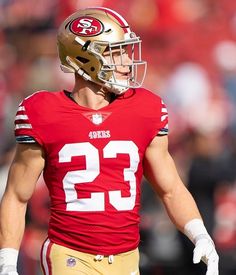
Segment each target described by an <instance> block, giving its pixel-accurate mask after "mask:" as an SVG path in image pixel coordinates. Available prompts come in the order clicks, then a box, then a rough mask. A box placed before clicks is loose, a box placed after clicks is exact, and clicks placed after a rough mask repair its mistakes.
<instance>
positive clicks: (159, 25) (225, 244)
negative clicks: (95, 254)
mask: <svg viewBox="0 0 236 275" xmlns="http://www.w3.org/2000/svg"><path fill="white" fill-rule="evenodd" d="M97 5H99V6H105V7H108V8H112V9H115V10H116V11H117V12H119V13H120V14H121V15H123V16H124V17H125V18H126V19H127V21H128V22H129V23H130V25H131V26H132V29H133V30H134V31H135V32H136V33H137V34H138V35H140V36H141V37H142V40H143V58H144V59H145V60H147V61H148V72H147V77H146V80H145V85H144V86H145V87H146V88H148V89H150V90H152V91H153V92H154V93H157V94H159V95H160V96H161V97H162V98H163V99H164V101H165V103H166V104H167V106H168V110H169V117H170V124H169V128H170V152H171V154H172V155H173V158H174V160H175V162H176V165H177V168H178V170H179V172H180V174H181V177H182V179H183V180H184V182H185V183H186V185H187V186H188V188H189V190H190V191H191V193H192V194H193V196H194V198H195V199H196V202H197V204H198V206H199V208H200V210H201V213H202V215H203V218H204V220H205V224H206V227H207V229H208V231H209V232H210V233H211V235H212V236H213V238H214V240H215V243H216V246H217V249H218V252H219V254H220V274H221V275H233V274H234V275H235V274H236V181H235V180H236V1H232V0H146V1H144V0H129V1H127V0H119V1H114V0H67V1H63V0H50V1H48V0H40V1H39V0H37V1H36V0H21V1H19V0H0V197H1V196H2V193H3V191H4V188H5V181H6V177H7V172H8V168H9V165H10V162H11V160H12V156H13V154H14V148H15V140H14V125H13V124H14V123H13V122H14V116H15V112H16V109H17V106H18V104H19V102H20V101H21V100H22V99H23V98H24V97H25V96H28V95H30V94H31V93H33V92H35V91H37V90H41V89H44V90H51V91H56V90H60V89H67V90H70V89H71V87H72V84H73V76H72V75H70V74H64V73H63V72H61V71H60V68H59V61H58V58H57V48H56V32H57V28H58V26H59V24H60V23H61V22H62V21H63V20H64V19H65V18H66V17H67V16H68V15H69V14H71V13H73V12H74V11H76V10H77V9H80V8H83V7H86V6H97ZM142 193H143V198H142V204H143V207H142V211H141V216H142V222H141V227H140V229H141V243H140V252H141V262H140V266H141V274H142V275H169V274H171V275H173V274H175V275H180V274H181V275H190V274H191V275H192V274H195V275H198V274H199V275H200V274H205V269H206V268H205V265H204V264H199V265H193V264H192V249H193V245H192V244H191V243H190V241H189V240H187V239H186V238H185V237H184V236H183V235H182V234H180V233H179V232H177V231H176V229H175V227H174V226H173V225H172V224H171V223H170V221H169V219H168V217H167V216H166V213H165V211H164V210H163V207H162V205H161V204H160V202H159V200H158V198H156V196H155V195H154V193H153V191H152V190H151V188H150V187H149V185H148V184H147V183H146V181H145V180H143V192H142ZM48 208H49V201H48V193H47V190H46V189H45V186H44V184H43V179H40V180H39V183H38V185H37V188H36V191H35V194H34V196H33V198H32V199H31V201H30V203H29V207H28V212H27V225H26V232H25V236H24V240H23V243H22V249H21V254H20V258H19V271H20V274H21V275H39V274H40V268H39V257H40V248H41V244H42V242H43V240H44V239H45V237H46V231H47V221H48V216H49V211H48Z"/></svg>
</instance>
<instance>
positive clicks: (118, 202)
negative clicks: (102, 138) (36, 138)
mask: <svg viewBox="0 0 236 275" xmlns="http://www.w3.org/2000/svg"><path fill="white" fill-rule="evenodd" d="M117 154H128V155H129V158H130V167H128V168H124V170H123V175H124V181H128V182H129V187H130V196H129V197H122V195H121V191H120V190H116V191H109V192H108V196H109V203H110V204H111V205H113V206H114V207H115V208H116V209H117V210H118V211H121V210H132V209H133V208H134V206H135V199H136V177H135V172H136V171H137V168H138V164H139V161H140V158H139V154H138V147H137V146H136V145H135V143H134V142H132V141H110V142H109V143H108V144H107V145H106V146H105V147H104V148H103V157H104V158H116V157H117ZM74 156H85V162H86V169H85V170H76V171H70V172H67V174H66V175H65V177H64V179H63V188H64V191H65V198H66V210H68V211H104V210H105V194H104V192H92V193H91V197H90V198H83V199H82V198H80V199H79V198H78V196H77V192H76V190H75V185H76V184H86V183H91V182H93V181H94V180H95V179H96V177H97V176H98V175H99V173H100V161H99V152H98V149H97V148H96V147H95V146H94V145H92V144H91V143H90V142H82V143H70V144H65V145H64V146H63V147H62V149H61V150H60V151H59V162H60V163H65V162H71V158H72V157H74Z"/></svg>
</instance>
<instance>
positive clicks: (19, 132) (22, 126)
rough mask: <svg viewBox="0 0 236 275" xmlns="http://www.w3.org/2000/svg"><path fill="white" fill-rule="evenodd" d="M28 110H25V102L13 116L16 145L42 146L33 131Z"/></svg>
mask: <svg viewBox="0 0 236 275" xmlns="http://www.w3.org/2000/svg"><path fill="white" fill-rule="evenodd" d="M29 113H30V110H28V109H27V107H26V104H25V100H24V101H22V102H21V103H20V105H19V107H18V110H17V113H16V116H15V137H16V142H17V143H36V142H37V143H39V144H41V145H42V140H41V139H40V137H39V135H38V134H37V133H36V131H35V127H34V126H33V122H32V121H31V120H32V119H30V115H29Z"/></svg>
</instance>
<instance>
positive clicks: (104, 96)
mask: <svg viewBox="0 0 236 275" xmlns="http://www.w3.org/2000/svg"><path fill="white" fill-rule="evenodd" d="M58 52H59V57H60V60H61V68H62V70H63V71H64V72H69V73H73V74H74V75H75V85H74V88H73V90H72V91H71V92H69V91H58V92H48V91H39V92H37V93H34V94H32V95H31V96H29V97H28V98H26V99H24V100H23V101H22V102H21V104H20V105H19V108H18V111H17V114H16V118H15V135H16V141H17V149H16V155H15V158H14V160H13V163H12V165H11V168H10V171H9V177H8V182H7V187H6V191H5V194H4V196H3V199H2V202H1V212H0V214H1V250H0V273H1V274H2V275H16V274H18V273H17V257H18V251H19V248H20V243H21V240H22V236H23V233H24V227H25V212H26V207H27V202H28V200H29V199H30V197H31V196H32V193H33V192H34V189H35V184H36V182H37V179H38V177H39V175H40V174H41V172H42V171H43V175H44V179H45V182H46V185H47V187H48V189H49V193H50V198H51V217H50V222H49V228H48V238H47V239H46V240H45V242H44V243H43V245H42V253H41V265H42V270H43V274H45V275H49V274H50V275H65V274H67V275H73V274H88V275H95V274H104V275H120V274H123V275H132V274H133V275H134V274H139V252H138V245H139V221H140V217H139V209H140V182H141V180H142V176H143V175H145V176H146V178H147V179H148V181H149V182H150V183H151V184H152V186H153V187H154V189H155V191H156V192H157V194H158V195H159V197H160V198H161V200H162V202H163V204H164V205H165V208H166V210H167V213H168V214H169V217H170V219H171V220H172V222H173V223H174V224H175V225H176V227H177V228H178V229H179V230H180V231H182V232H183V233H184V234H186V235H187V236H188V237H189V239H190V240H191V241H192V242H193V243H194V245H195V249H194V255H193V261H194V263H198V262H200V260H202V261H204V262H205V263H206V264H207V273H206V274H207V275H217V274H218V255H217V252H216V250H215V247H214V243H213V241H212V239H211V237H210V236H209V234H208V233H207V230H206V228H205V226H204V224H203V221H202V218H201V215H200V213H199V211H198V208H197V206H196V204H195V202H194V199H193V198H192V196H191V195H190V193H189V192H188V190H187V189H186V188H185V185H184V184H183V182H182V181H181V179H180V177H179V175H178V173H177V171H176V168H175V164H174V162H173V160H172V158H171V156H170V154H169V152H168V137H167V134H168V114H167V109H166V106H165V104H164V103H163V101H162V100H161V98H160V97H159V96H157V95H155V94H153V93H152V92H150V91H147V90H146V89H144V88H141V86H142V83H143V80H144V77H145V73H146V62H145V61H143V60H142V56H141V40H140V38H139V37H138V36H137V35H136V34H135V33H134V32H132V31H131V29H130V26H129V25H128V23H127V22H126V20H125V19H124V18H123V17H122V16H121V15H119V14H118V13H117V12H115V11H113V10H110V9H107V8H103V7H96V8H87V9H84V10H80V11H78V12H76V13H74V14H72V15H71V16H69V17H68V18H67V19H66V20H65V22H63V23H62V25H61V26H60V28H59V31H58Z"/></svg>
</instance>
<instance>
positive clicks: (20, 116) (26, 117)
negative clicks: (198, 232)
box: [15, 115, 29, 121]
mask: <svg viewBox="0 0 236 275" xmlns="http://www.w3.org/2000/svg"><path fill="white" fill-rule="evenodd" d="M19 119H21V120H27V119H29V118H28V116H27V115H17V116H16V118H15V121H16V120H19Z"/></svg>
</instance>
